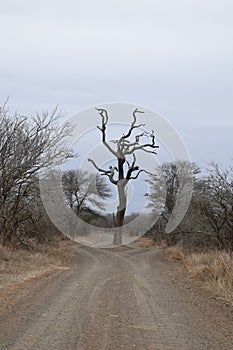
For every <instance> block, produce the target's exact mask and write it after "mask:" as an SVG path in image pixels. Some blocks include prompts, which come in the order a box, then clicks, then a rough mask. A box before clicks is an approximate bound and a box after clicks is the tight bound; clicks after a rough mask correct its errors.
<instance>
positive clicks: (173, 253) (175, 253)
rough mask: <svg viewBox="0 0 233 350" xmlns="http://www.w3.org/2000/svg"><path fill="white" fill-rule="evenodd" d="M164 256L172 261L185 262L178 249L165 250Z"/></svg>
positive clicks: (182, 254)
mask: <svg viewBox="0 0 233 350" xmlns="http://www.w3.org/2000/svg"><path fill="white" fill-rule="evenodd" d="M166 256H167V257H168V258H169V259H170V260H172V261H181V262H182V263H184V262H185V255H184V253H183V251H182V250H181V249H180V248H177V247H170V248H167V250H166Z"/></svg>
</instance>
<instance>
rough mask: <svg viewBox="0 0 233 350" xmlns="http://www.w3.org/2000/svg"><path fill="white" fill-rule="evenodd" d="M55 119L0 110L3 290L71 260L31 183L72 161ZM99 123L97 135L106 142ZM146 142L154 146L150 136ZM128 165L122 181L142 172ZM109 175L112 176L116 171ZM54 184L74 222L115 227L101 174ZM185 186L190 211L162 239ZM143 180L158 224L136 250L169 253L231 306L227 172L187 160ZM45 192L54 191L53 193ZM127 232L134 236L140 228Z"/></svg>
mask: <svg viewBox="0 0 233 350" xmlns="http://www.w3.org/2000/svg"><path fill="white" fill-rule="evenodd" d="M62 117H63V115H62V113H60V112H59V111H58V110H57V109H54V111H52V112H51V113H49V112H43V113H42V114H41V115H39V114H36V115H35V116H31V117H25V116H21V115H19V114H17V113H14V114H11V113H10V111H9V109H8V107H7V104H4V105H3V106H2V107H0V282H1V283H3V284H10V283H13V282H14V281H18V280H20V279H22V278H26V276H28V277H30V276H33V275H35V274H38V273H39V274H40V273H43V271H47V270H49V269H53V268H55V267H56V268H59V267H65V266H67V264H68V262H69V261H70V259H72V253H71V249H70V243H69V241H68V240H64V236H63V235H62V234H61V233H60V232H59V231H58V230H57V228H56V227H54V225H53V224H52V222H51V221H50V219H49V217H48V216H47V214H46V212H45V209H44V207H43V204H42V200H41V197H40V189H39V180H38V178H39V174H42V173H46V171H47V170H49V169H50V168H51V167H54V166H55V165H56V166H59V165H60V164H61V163H62V162H64V161H66V160H67V159H69V158H73V157H76V155H75V154H74V152H73V150H72V149H67V148H66V147H65V146H64V142H63V141H64V139H65V138H66V137H67V136H68V135H70V134H71V132H72V125H69V124H63V127H60V126H59V125H60V118H62ZM104 120H105V119H103V125H102V129H101V128H100V130H102V133H103V134H104V136H105V126H106V125H105V124H104V123H105V122H104ZM106 120H107V119H106ZM135 122H136V117H135V116H134V120H133V124H132V126H131V129H130V131H129V135H130V134H131V132H132V130H133V129H134V128H136V127H138V126H136V125H135ZM106 123H107V121H106ZM143 135H144V134H143ZM139 136H140V137H142V135H138V137H139ZM144 136H145V135H144ZM149 136H150V138H151V139H152V144H150V146H152V148H153V147H155V144H154V135H153V133H152V134H151V135H149ZM120 140H121V141H122V140H124V137H122V138H121V139H120ZM122 142H123V141H122ZM136 149H138V148H136ZM126 150H127V147H126ZM133 150H134V148H133ZM153 152H154V151H153ZM126 153H127V152H126ZM135 161H136V158H135V157H134V158H133V163H132V165H130V163H129V164H128V166H129V170H128V173H129V176H128V180H129V179H136V178H137V175H136V176H135V177H130V176H131V173H132V171H134V170H136V171H139V172H138V173H137V174H138V175H139V173H140V171H141V170H138V167H137V166H135ZM92 163H94V162H93V161H92ZM97 168H98V167H97ZM111 169H112V170H111V171H113V172H114V171H116V172H117V168H114V169H115V170H114V169H113V168H111ZM111 171H110V170H109V171H105V170H102V169H100V173H101V172H102V175H106V176H107V177H110V179H112V180H113V178H112V177H111V176H113V175H114V174H113V173H112V172H111ZM61 178H62V185H63V190H64V194H65V196H66V200H67V203H66V204H67V206H69V207H70V208H71V209H72V210H73V211H74V213H75V214H76V215H77V216H79V217H80V218H81V219H82V220H83V221H85V222H87V223H90V224H91V225H92V226H96V227H105V228H110V227H114V226H116V217H117V214H118V216H119V217H120V214H122V213H121V210H118V211H117V213H116V215H115V216H114V215H111V214H107V215H104V214H103V212H104V209H105V200H106V199H108V198H110V197H111V187H110V185H109V184H108V183H107V182H105V177H104V176H101V174H93V173H88V172H86V171H83V170H81V169H70V170H67V171H65V172H63V173H62V177H61ZM126 180H127V179H126ZM113 181H115V180H113ZM190 181H191V182H193V185H194V188H193V193H192V199H191V204H190V207H189V208H188V211H187V213H186V215H185V217H184V219H183V220H182V222H181V223H180V224H179V226H178V227H177V228H176V229H175V230H174V231H173V232H171V233H166V226H167V224H168V222H169V219H170V218H171V216H172V213H173V209H174V208H175V205H176V202H177V200H181V201H182V198H180V197H179V196H180V193H184V192H185V191H183V189H185V186H187V184H188V183H190ZM115 182H116V181H115ZM147 182H148V185H149V191H148V193H146V194H145V196H146V197H147V199H148V209H150V210H151V211H153V212H155V213H156V212H158V213H159V220H158V221H157V222H156V224H155V225H154V226H153V227H152V228H151V229H150V231H149V232H148V233H147V238H144V239H141V240H140V242H139V245H140V246H141V247H144V248H149V247H150V246H151V244H152V243H151V239H152V240H153V245H155V244H156V245H162V246H164V245H166V246H168V247H170V248H169V249H168V250H167V254H168V256H169V258H171V259H172V260H175V261H181V262H182V263H183V264H184V265H185V266H186V267H187V269H188V275H189V277H190V278H192V279H195V278H198V279H200V280H202V281H203V283H204V284H205V286H207V287H208V288H209V289H211V290H213V291H214V292H216V293H217V294H218V295H219V296H221V297H224V298H226V299H227V300H229V301H232V302H233V257H232V254H233V253H232V252H233V167H232V166H229V167H228V168H223V167H221V166H220V165H218V164H216V163H214V162H212V163H210V164H208V165H207V168H206V169H200V168H199V167H198V166H197V165H196V164H194V163H190V162H187V161H176V162H170V163H164V164H162V165H160V166H159V167H157V168H155V171H154V174H151V175H150V177H149V179H148V180H147ZM49 190H50V191H53V192H54V191H55V192H56V188H55V189H49ZM164 193H166V196H165V198H164ZM118 209H119V208H118ZM122 215H123V218H124V223H125V224H127V223H129V222H130V221H132V220H134V219H135V218H136V217H137V216H138V213H129V214H127V215H126V213H125V210H124V212H123V214H122ZM147 215H148V214H145V215H144V216H143V215H142V216H141V218H142V219H141V224H142V225H143V221H144V220H145V221H146V220H148V217H147ZM121 221H122V220H121ZM117 225H119V223H118V224H117ZM86 226H87V225H83V227H74V228H73V229H74V230H73V231H74V233H75V235H78V236H85V235H88V234H89V233H90V232H88V231H86V228H85V229H84V227H86ZM97 231H98V230H97ZM92 233H93V232H92ZM129 234H132V235H135V234H136V235H139V236H140V224H139V225H137V227H135V229H134V232H129ZM148 238H150V239H148Z"/></svg>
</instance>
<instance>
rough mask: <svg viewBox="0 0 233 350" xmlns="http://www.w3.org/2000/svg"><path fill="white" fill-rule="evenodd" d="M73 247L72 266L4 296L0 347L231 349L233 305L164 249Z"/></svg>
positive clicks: (109, 349)
mask: <svg viewBox="0 0 233 350" xmlns="http://www.w3.org/2000/svg"><path fill="white" fill-rule="evenodd" d="M74 249H75V250H76V252H77V262H76V263H75V264H74V266H73V267H72V268H70V269H67V270H64V271H57V272H54V273H52V274H49V275H47V276H44V277H42V278H37V279H34V280H31V281H28V282H25V283H23V284H22V285H21V286H20V287H18V288H17V289H16V290H11V291H9V292H8V293H7V294H6V295H5V294H4V293H2V294H4V295H0V298H1V307H0V309H1V317H0V331H1V337H0V339H1V346H0V349H2V350H7V349H11V350H16V349H17V350H19V349H21V350H27V349H30V350H41V349H43V350H49V349H57V350H61V349H62V350H72V349H78V350H87V349H92V350H115V349H124V350H131V349H135V350H139V349H140V350H142V349H151V350H152V349H153V350H168V349H169V350H200V349H203V350H208V349H209V350H210V349H211V350H215V349H216V350H221V349H224V350H226V349H228V350H230V349H233V338H232V329H233V327H232V326H233V314H232V308H231V307H229V306H227V305H225V304H224V302H222V301H219V300H215V299H213V298H211V297H210V295H208V294H207V293H206V292H204V291H202V290H200V289H199V288H197V287H195V286H194V287H193V284H192V283H191V282H189V281H187V280H185V278H183V276H182V274H183V272H182V271H179V267H178V266H177V265H176V264H174V263H170V262H168V261H166V260H165V259H164V258H163V253H162V251H161V250H152V249H145V248H144V249H143V248H130V249H121V250H120V249H118V250H114V251H113V250H97V249H91V248H87V247H75V248H74ZM3 296H4V300H2V299H3Z"/></svg>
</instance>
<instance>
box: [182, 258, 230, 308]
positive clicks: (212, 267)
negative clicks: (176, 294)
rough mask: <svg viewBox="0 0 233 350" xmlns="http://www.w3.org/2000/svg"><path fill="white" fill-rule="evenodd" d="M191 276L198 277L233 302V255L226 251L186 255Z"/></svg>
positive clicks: (209, 287) (218, 293)
mask: <svg viewBox="0 0 233 350" xmlns="http://www.w3.org/2000/svg"><path fill="white" fill-rule="evenodd" d="M186 264H187V267H188V273H189V277H190V278H198V279H201V280H203V281H204V282H205V286H206V287H207V288H208V289H209V290H212V291H213V292H214V293H215V294H216V295H218V296H220V297H222V298H224V299H225V300H227V301H230V302H231V303H232V304H233V256H232V255H231V254H228V253H226V252H209V253H192V254H190V255H188V256H187V257H186Z"/></svg>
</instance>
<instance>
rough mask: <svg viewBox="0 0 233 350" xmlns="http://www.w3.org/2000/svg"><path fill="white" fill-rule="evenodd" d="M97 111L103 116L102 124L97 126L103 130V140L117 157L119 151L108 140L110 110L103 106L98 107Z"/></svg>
mask: <svg viewBox="0 0 233 350" xmlns="http://www.w3.org/2000/svg"><path fill="white" fill-rule="evenodd" d="M96 110H97V112H98V113H99V115H100V116H101V118H102V125H101V127H100V126H97V128H98V129H99V130H100V131H101V133H102V142H103V144H104V145H105V147H107V149H108V150H109V151H110V152H111V153H112V154H114V156H116V157H117V152H115V151H114V149H113V148H112V147H111V146H110V145H109V144H108V142H107V141H106V128H107V124H108V112H107V111H106V109H103V108H96Z"/></svg>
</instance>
